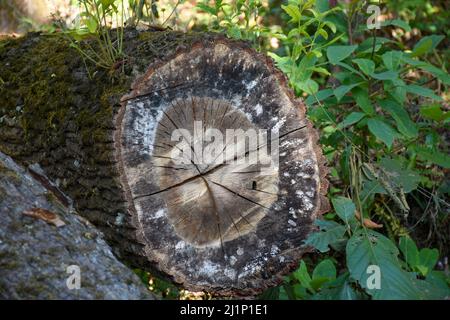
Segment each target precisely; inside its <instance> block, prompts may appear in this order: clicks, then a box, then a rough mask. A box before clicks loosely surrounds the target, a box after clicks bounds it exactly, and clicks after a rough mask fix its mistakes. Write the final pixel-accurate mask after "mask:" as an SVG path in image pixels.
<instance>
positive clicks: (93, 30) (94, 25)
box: [86, 17, 98, 33]
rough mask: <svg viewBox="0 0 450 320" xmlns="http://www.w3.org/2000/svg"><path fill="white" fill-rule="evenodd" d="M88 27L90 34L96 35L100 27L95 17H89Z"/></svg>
mask: <svg viewBox="0 0 450 320" xmlns="http://www.w3.org/2000/svg"><path fill="white" fill-rule="evenodd" d="M86 27H87V28H88V30H89V33H96V32H97V27H98V24H97V19H95V17H89V18H88V19H87V20H86Z"/></svg>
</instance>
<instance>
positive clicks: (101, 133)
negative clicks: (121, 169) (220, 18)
mask: <svg viewBox="0 0 450 320" xmlns="http://www.w3.org/2000/svg"><path fill="white" fill-rule="evenodd" d="M208 38H211V39H212V38H213V36H212V35H208V34H196V33H192V34H188V35H186V34H184V33H181V32H172V31H159V32H153V31H148V32H140V33H139V32H137V31H134V30H128V31H127V32H126V33H125V39H124V40H125V45H124V47H125V48H126V51H125V54H126V55H127V57H128V58H127V59H128V63H127V65H126V68H125V72H122V71H121V70H104V69H96V68H95V67H94V66H92V65H90V64H86V63H85V61H83V59H82V58H81V57H80V55H79V54H78V53H77V52H76V51H75V50H74V49H71V48H69V43H68V42H67V40H66V39H64V38H63V37H59V36H42V35H39V34H37V33H34V34H29V35H27V36H25V37H23V38H17V39H9V40H5V41H3V42H0V61H2V63H1V64H0V77H1V79H2V82H0V151H3V152H4V153H6V154H8V155H10V156H12V157H13V158H14V159H15V160H16V161H18V162H19V163H21V164H24V165H28V164H31V163H39V164H40V165H41V166H42V167H43V168H44V170H45V172H46V173H47V174H48V176H49V177H51V178H52V179H53V180H54V181H56V182H57V183H58V184H59V185H60V186H61V187H62V189H63V190H65V192H67V194H69V195H70V196H72V197H73V198H74V199H76V206H77V209H78V211H79V212H80V214H82V215H83V216H84V217H85V218H87V219H88V220H89V221H91V222H92V223H94V224H95V225H96V226H97V227H99V228H100V229H101V230H102V231H104V233H105V235H106V238H107V240H108V241H109V242H110V243H111V244H112V245H113V248H114V249H115V254H116V255H118V256H119V257H121V258H122V259H123V260H125V261H128V262H130V263H131V264H133V265H141V266H142V265H143V264H144V265H146V261H136V260H140V256H139V255H136V252H140V251H141V249H142V248H141V247H142V245H141V244H138V243H137V242H136V241H135V235H134V227H133V226H132V225H131V224H130V223H129V220H128V219H126V216H127V215H128V212H127V204H126V202H125V199H124V197H123V192H122V190H121V186H120V182H119V179H118V172H117V169H116V166H115V160H114V155H113V151H114V145H113V132H114V129H115V128H114V118H115V115H116V113H117V112H118V110H119V108H120V97H121V96H123V95H124V94H126V93H127V92H129V90H130V87H131V84H132V82H133V81H134V79H135V78H136V77H137V76H138V75H139V74H141V73H143V72H144V71H145V68H146V67H148V65H150V64H151V63H152V62H154V61H156V60H158V59H160V58H162V57H164V56H166V55H168V54H171V53H173V52H174V51H175V50H176V49H177V48H180V47H183V46H188V45H189V44H191V43H192V42H194V41H196V40H199V39H203V40H206V39H208Z"/></svg>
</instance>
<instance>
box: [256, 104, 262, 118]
mask: <svg viewBox="0 0 450 320" xmlns="http://www.w3.org/2000/svg"><path fill="white" fill-rule="evenodd" d="M255 112H256V115H257V116H259V115H261V113H262V112H263V108H262V106H261V105H260V104H259V103H258V104H257V105H256V106H255Z"/></svg>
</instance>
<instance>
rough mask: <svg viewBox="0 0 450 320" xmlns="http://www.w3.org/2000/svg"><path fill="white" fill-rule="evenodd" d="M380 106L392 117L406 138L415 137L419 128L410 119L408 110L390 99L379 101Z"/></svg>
mask: <svg viewBox="0 0 450 320" xmlns="http://www.w3.org/2000/svg"><path fill="white" fill-rule="evenodd" d="M379 104H380V106H381V108H383V109H384V110H386V111H387V112H389V113H390V114H391V116H392V117H393V118H394V120H395V122H396V124H397V128H398V130H399V131H400V133H402V134H403V135H404V136H406V137H407V138H415V137H417V136H418V134H419V130H418V128H417V126H416V124H415V123H414V122H412V121H411V119H410V117H409V114H408V112H406V110H405V109H404V108H403V106H401V105H400V104H398V103H397V102H396V101H394V100H392V99H385V100H381V101H379Z"/></svg>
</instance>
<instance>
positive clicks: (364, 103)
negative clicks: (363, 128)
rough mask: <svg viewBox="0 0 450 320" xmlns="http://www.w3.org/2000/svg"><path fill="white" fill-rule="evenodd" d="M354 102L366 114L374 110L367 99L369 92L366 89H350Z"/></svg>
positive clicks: (370, 113)
mask: <svg viewBox="0 0 450 320" xmlns="http://www.w3.org/2000/svg"><path fill="white" fill-rule="evenodd" d="M352 93H353V95H354V97H355V100H356V104H357V105H358V106H359V107H360V108H361V110H363V111H364V112H365V113H366V114H368V115H373V114H374V113H375V110H374V108H373V106H372V103H371V102H370V99H369V94H368V92H367V90H366V89H359V88H357V89H355V90H353V91H352Z"/></svg>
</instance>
